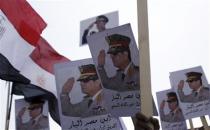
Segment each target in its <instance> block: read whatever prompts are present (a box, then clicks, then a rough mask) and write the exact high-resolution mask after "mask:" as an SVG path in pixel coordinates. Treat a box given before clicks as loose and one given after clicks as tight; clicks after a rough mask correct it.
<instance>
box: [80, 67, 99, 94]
mask: <svg viewBox="0 0 210 130" xmlns="http://www.w3.org/2000/svg"><path fill="white" fill-rule="evenodd" d="M79 71H80V77H79V78H78V79H77V81H80V85H81V89H82V92H83V93H85V94H87V95H89V96H94V95H95V94H96V93H97V92H98V91H99V90H101V82H100V80H99V78H98V75H97V73H96V69H95V66H94V65H93V64H87V65H82V66H80V67H79Z"/></svg>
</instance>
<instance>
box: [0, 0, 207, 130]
mask: <svg viewBox="0 0 210 130" xmlns="http://www.w3.org/2000/svg"><path fill="white" fill-rule="evenodd" d="M28 2H29V3H30V4H31V5H32V7H33V8H34V9H35V10H36V11H37V12H38V13H39V14H40V15H41V17H42V18H43V19H44V20H45V21H46V23H47V28H46V29H45V30H44V31H43V33H42V36H43V37H44V38H45V39H46V40H47V41H48V42H49V43H50V44H51V45H52V46H53V47H54V49H55V50H56V51H57V52H59V53H60V54H62V55H64V56H66V57H67V58H69V59H71V60H79V59H84V58H90V57H91V54H90V52H89V49H88V46H79V31H80V30H79V25H80V21H82V20H84V19H87V18H90V17H94V16H97V15H99V14H105V13H109V12H113V11H118V13H119V24H120V25H123V24H126V23H131V27H132V30H133V32H134V36H135V38H136V41H137V35H138V34H137V27H138V24H137V5H136V0H123V1H122V0H114V1H113V0H106V1H102V0H88V1H87V0H28ZM209 12H210V1H209V0H199V1H196V0H194V1H193V0H148V17H149V42H150V45H149V46H150V68H151V84H152V93H153V97H154V100H155V102H156V96H155V94H156V92H158V91H162V90H165V89H169V88H170V87H171V86H170V80H169V72H173V71H176V70H181V69H186V68H191V67H194V66H199V65H201V66H202V67H203V69H204V72H205V74H206V77H207V79H208V80H209V79H210V69H209V66H210V60H209V59H210V39H209V36H210V15H209ZM1 85H2V86H3V87H2V88H1V89H2V91H0V94H1V95H2V97H3V98H1V99H0V101H1V103H2V104H3V106H5V104H6V98H4V97H5V96H6V93H5V92H6V88H5V87H4V83H3V82H1ZM15 98H16V97H15ZM13 106H14V104H13ZM0 110H1V111H0V112H1V115H4V113H5V110H4V108H3V107H2V108H1V109H0ZM14 115H15V114H14V109H13V110H12V116H11V123H10V124H11V125H10V129H11V130H13V129H14V128H15V127H14V121H13V120H14ZM4 120H5V116H2V117H0V129H4ZM196 122H197V121H196ZM127 124H128V127H129V130H130V127H131V126H130V124H131V123H130V122H129V123H127ZM50 125H51V129H53V130H54V129H55V130H57V129H59V127H58V126H57V124H55V123H52V122H51V124H50ZM195 125H197V126H199V125H200V124H199V123H197V124H195Z"/></svg>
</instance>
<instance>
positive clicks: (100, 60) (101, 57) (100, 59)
mask: <svg viewBox="0 0 210 130" xmlns="http://www.w3.org/2000/svg"><path fill="white" fill-rule="evenodd" d="M105 57H106V54H105V50H103V49H102V50H101V51H100V52H99V55H98V65H99V66H103V65H104V64H105Z"/></svg>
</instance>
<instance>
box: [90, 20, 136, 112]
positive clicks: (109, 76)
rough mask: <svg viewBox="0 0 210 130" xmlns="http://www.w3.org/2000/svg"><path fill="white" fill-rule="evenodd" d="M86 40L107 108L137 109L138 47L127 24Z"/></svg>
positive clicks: (125, 110) (118, 109) (128, 110)
mask: <svg viewBox="0 0 210 130" xmlns="http://www.w3.org/2000/svg"><path fill="white" fill-rule="evenodd" d="M88 44H89V48H90V51H91V54H92V57H93V61H94V63H95V65H96V67H97V72H98V74H99V77H100V78H101V82H102V84H103V87H104V90H105V94H106V97H107V98H106V100H107V102H109V104H108V105H109V109H110V110H111V111H112V112H113V114H115V115H116V116H131V115H133V114H134V113H136V112H137V111H139V109H140V99H139V98H140V95H139V90H140V81H139V51H138V48H137V45H136V42H135V39H134V36H133V32H132V29H131V26H130V24H125V25H122V26H119V27H115V28H112V29H108V30H105V31H103V32H99V33H97V34H95V35H93V36H90V37H89V38H88ZM131 109H132V110H133V111H130V110H131Z"/></svg>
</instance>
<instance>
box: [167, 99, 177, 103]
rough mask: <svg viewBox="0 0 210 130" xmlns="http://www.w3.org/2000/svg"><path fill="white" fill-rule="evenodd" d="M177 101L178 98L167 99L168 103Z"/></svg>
mask: <svg viewBox="0 0 210 130" xmlns="http://www.w3.org/2000/svg"><path fill="white" fill-rule="evenodd" d="M176 101H177V100H176V99H171V100H167V102H168V103H173V102H176Z"/></svg>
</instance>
